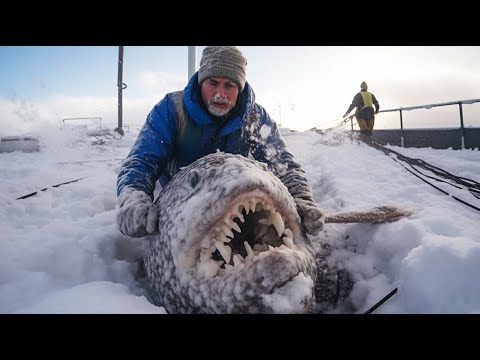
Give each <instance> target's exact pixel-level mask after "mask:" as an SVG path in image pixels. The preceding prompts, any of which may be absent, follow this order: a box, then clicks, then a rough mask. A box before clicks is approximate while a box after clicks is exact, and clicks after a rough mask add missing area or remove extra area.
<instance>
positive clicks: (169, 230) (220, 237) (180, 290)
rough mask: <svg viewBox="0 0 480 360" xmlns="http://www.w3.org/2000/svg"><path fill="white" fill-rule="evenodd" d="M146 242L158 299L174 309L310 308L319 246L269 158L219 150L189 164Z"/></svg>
mask: <svg viewBox="0 0 480 360" xmlns="http://www.w3.org/2000/svg"><path fill="white" fill-rule="evenodd" d="M155 204H156V206H157V207H158V210H159V232H158V233H155V234H152V235H148V236H146V238H145V241H144V245H143V252H144V262H145V269H146V272H147V277H148V279H149V282H150V286H151V291H152V297H153V301H154V303H155V304H156V305H158V306H163V307H164V308H165V310H166V311H167V312H168V313H171V314H176V313H188V314H194V313H230V314H231V313H305V312H312V311H313V310H314V307H315V282H316V273H317V265H316V261H315V253H314V247H313V246H312V243H311V241H310V240H309V238H308V237H307V236H306V235H305V233H304V232H303V230H302V227H301V225H300V218H299V215H298V213H297V211H296V207H295V202H294V200H293V198H292V196H291V195H290V193H289V192H288V190H287V188H286V187H285V185H284V184H283V183H282V182H281V181H280V180H279V179H278V178H277V177H276V176H274V175H273V173H272V172H270V171H268V170H267V167H266V165H265V164H263V163H260V162H257V161H254V160H250V159H247V158H245V157H243V156H240V155H232V154H225V153H221V152H217V153H214V154H210V155H207V156H205V157H203V158H200V159H198V160H197V161H195V162H193V163H192V164H190V165H188V166H186V167H184V168H182V169H181V171H180V172H178V173H177V174H176V175H175V177H174V178H173V179H172V180H171V181H170V182H169V183H168V184H167V186H165V188H163V189H162V190H161V192H160V194H159V196H158V198H157V200H156V201H155Z"/></svg>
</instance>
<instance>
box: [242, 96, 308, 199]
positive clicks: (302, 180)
mask: <svg viewBox="0 0 480 360" xmlns="http://www.w3.org/2000/svg"><path fill="white" fill-rule="evenodd" d="M246 128H247V129H246V130H244V134H246V135H247V136H248V139H247V141H248V143H249V145H250V151H251V154H252V156H253V158H254V159H255V160H258V161H261V162H264V163H266V164H267V166H268V169H269V170H270V171H272V172H273V173H274V174H275V175H276V176H277V177H278V178H279V179H280V180H281V181H282V182H283V184H284V185H285V186H286V187H287V188H288V191H289V192H290V194H291V195H292V197H293V198H297V199H304V200H310V201H314V199H313V193H312V190H311V188H310V185H309V184H308V181H307V177H306V174H305V171H304V170H303V169H302V167H301V166H300V164H299V163H297V162H296V161H295V159H294V156H293V154H292V153H291V152H290V150H289V149H288V148H287V145H286V144H285V141H284V139H283V137H282V135H281V134H280V131H279V130H278V127H277V125H276V123H275V122H274V121H272V119H271V118H270V116H269V115H268V113H267V112H266V111H265V109H264V108H262V107H261V106H260V105H257V104H255V105H254V107H253V110H252V111H251V112H250V114H249V115H248V117H247V121H246Z"/></svg>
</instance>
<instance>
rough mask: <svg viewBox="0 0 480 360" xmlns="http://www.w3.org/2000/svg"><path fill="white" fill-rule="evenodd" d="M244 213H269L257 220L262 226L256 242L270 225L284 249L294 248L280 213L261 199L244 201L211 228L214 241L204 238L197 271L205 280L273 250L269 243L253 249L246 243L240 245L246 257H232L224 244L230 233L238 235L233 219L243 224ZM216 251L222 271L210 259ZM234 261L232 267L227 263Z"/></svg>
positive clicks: (291, 237) (215, 262)
mask: <svg viewBox="0 0 480 360" xmlns="http://www.w3.org/2000/svg"><path fill="white" fill-rule="evenodd" d="M243 210H245V213H246V214H247V215H248V214H249V213H250V212H252V213H254V212H258V211H261V210H267V211H269V212H270V215H269V216H268V218H265V219H260V220H258V222H259V223H261V224H263V225H265V226H262V227H260V231H259V233H258V234H257V235H256V237H255V240H257V239H258V238H260V237H262V236H263V235H264V234H265V233H266V232H267V226H269V225H273V226H274V227H275V230H276V232H277V234H278V236H279V237H282V235H283V237H282V240H283V243H284V244H285V246H286V247H287V248H290V249H295V245H294V242H293V233H292V230H290V229H288V228H285V223H284V220H283V219H282V216H281V215H280V213H278V212H277V211H276V209H275V208H274V207H273V206H272V205H271V204H270V203H268V202H266V201H264V200H263V199H262V198H259V197H253V198H251V199H247V200H244V201H243V202H241V203H239V204H238V205H237V206H234V208H233V210H231V211H230V212H229V213H227V215H226V216H225V217H224V218H223V221H221V222H220V223H219V224H218V225H217V226H215V227H214V229H213V230H214V232H215V234H214V235H213V238H205V239H204V241H203V246H204V247H203V249H202V250H201V252H200V264H199V271H200V272H201V273H203V274H204V275H205V276H206V277H213V276H215V275H217V274H220V275H222V274H224V273H229V272H230V271H232V270H233V269H234V268H235V267H237V266H242V265H243V263H244V262H245V261H246V260H247V259H249V258H253V257H254V256H256V255H258V254H259V253H261V252H264V251H272V250H275V249H276V248H274V247H272V246H271V245H268V244H255V246H254V247H253V249H252V247H251V246H250V244H249V243H248V242H247V241H245V242H244V243H243V245H244V246H245V250H246V252H247V256H246V258H243V257H242V256H241V255H240V254H234V255H233V256H232V248H231V247H230V246H229V245H226V244H225V243H229V242H230V241H231V240H232V239H233V237H234V234H233V231H232V229H233V230H235V231H236V232H238V233H241V229H240V227H239V226H238V224H237V223H236V222H235V221H234V219H235V218H238V219H239V220H240V222H242V223H243V222H245V217H244V216H243V214H242V211H243ZM208 244H211V245H208ZM215 250H218V252H219V253H220V255H221V256H222V258H223V260H224V262H225V270H222V269H221V268H220V267H221V266H222V264H223V262H222V261H215V260H213V258H212V256H213V253H214V252H215ZM231 260H233V266H232V265H230V261H231Z"/></svg>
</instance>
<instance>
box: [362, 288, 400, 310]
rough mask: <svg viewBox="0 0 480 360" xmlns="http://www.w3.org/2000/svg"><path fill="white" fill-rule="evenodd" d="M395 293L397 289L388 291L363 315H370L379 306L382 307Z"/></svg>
mask: <svg viewBox="0 0 480 360" xmlns="http://www.w3.org/2000/svg"><path fill="white" fill-rule="evenodd" d="M397 291H398V288H395V289H393V290H392V291H390V292H389V293H388V294H387V295H386V296H385V297H384V298H383V299H382V300H380V301H379V302H377V303H376V304H375V305H373V306H372V307H371V308H370V309H368V310H367V311H365V314H371V313H372V312H373V311H375V310H377V309H378V307H379V306H380V305H382V304H383V303H384V302H385V301H387V300H388V299H390V298H391V297H392V296H393V295H394V294H395V293H396V292H397Z"/></svg>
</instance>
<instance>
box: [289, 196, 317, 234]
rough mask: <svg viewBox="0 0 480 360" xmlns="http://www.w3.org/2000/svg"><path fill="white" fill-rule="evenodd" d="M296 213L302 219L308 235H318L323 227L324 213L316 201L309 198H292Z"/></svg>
mask: <svg viewBox="0 0 480 360" xmlns="http://www.w3.org/2000/svg"><path fill="white" fill-rule="evenodd" d="M294 200H295V203H296V204H297V211H298V215H300V218H301V219H302V224H303V227H304V228H305V231H306V232H307V233H308V234H310V235H314V236H316V235H318V234H319V233H320V231H322V229H323V225H324V223H325V215H324V213H323V211H322V209H320V207H319V206H318V204H317V203H315V202H314V201H310V200H304V199H294Z"/></svg>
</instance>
